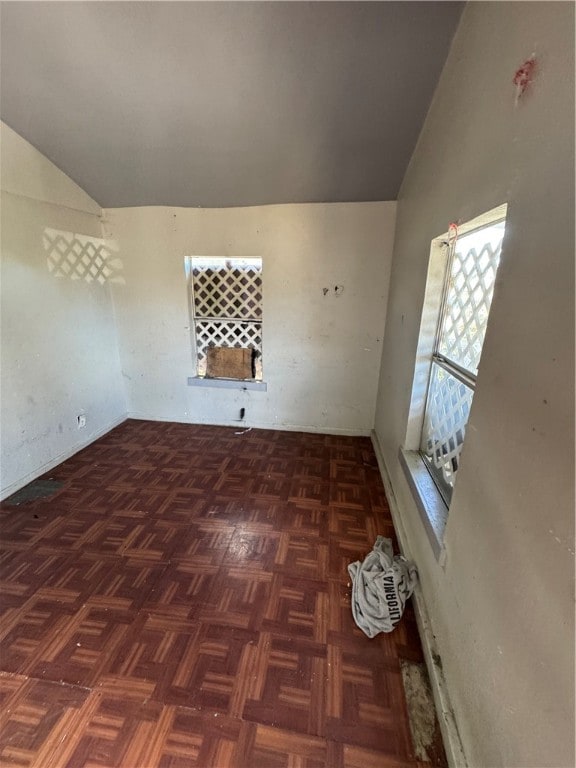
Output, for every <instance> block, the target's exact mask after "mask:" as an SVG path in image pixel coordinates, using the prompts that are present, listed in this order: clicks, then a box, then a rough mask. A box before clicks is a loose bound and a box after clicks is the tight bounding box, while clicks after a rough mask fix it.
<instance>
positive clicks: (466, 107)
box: [376, 3, 574, 768]
mask: <svg viewBox="0 0 576 768" xmlns="http://www.w3.org/2000/svg"><path fill="white" fill-rule="evenodd" d="M532 52H535V53H536V54H537V57H538V71H537V75H536V79H535V82H534V83H533V84H532V85H531V86H530V89H529V91H528V92H527V93H526V94H525V96H524V97H523V98H522V99H521V100H520V103H518V105H515V90H514V87H513V85H512V83H511V81H512V78H513V75H514V72H515V71H516V69H517V68H518V67H519V66H520V64H521V63H522V62H523V61H524V60H525V59H526V58H527V57H528V56H530V54H531V53H532ZM504 202H508V204H509V206H508V221H507V230H506V237H505V243H504V250H503V256H502V262H501V266H500V272H499V276H498V282H497V287H496V291H495V296H494V301H493V305H492V313H491V317H490V323H489V327H488V333H487V337H486V342H485V346H484V352H483V357H482V362H481V367H480V373H479V378H478V386H477V390H476V395H475V398H474V403H473V407H472V412H471V416H470V422H469V427H468V430H467V434H466V444H465V447H464V452H463V456H462V465H461V469H460V472H459V477H458V482H457V485H456V489H455V493H454V498H453V503H452V506H451V509H450V513H449V520H448V524H447V529H446V534H445V545H446V555H447V560H446V564H445V566H444V567H441V566H440V565H439V564H438V563H437V562H436V560H435V558H434V556H433V554H432V549H431V546H430V544H429V542H428V539H427V537H426V534H425V531H424V527H423V525H422V522H421V521H420V519H419V516H418V513H417V510H416V507H415V505H414V503H413V500H412V497H411V494H410V492H409V489H408V486H407V483H406V481H405V478H404V476H403V473H402V470H401V468H400V465H399V462H398V449H399V447H400V446H402V445H403V444H404V440H405V436H406V425H407V418H408V409H409V402H410V392H411V386H412V377H413V373H414V362H415V353H416V346H417V338H418V327H419V322H420V313H421V309H422V302H423V297H424V288H425V280H426V269H427V261H428V255H429V250H430V241H431V239H432V238H433V237H435V236H437V235H440V234H441V233H443V232H445V231H446V230H447V225H448V223H449V222H450V221H454V220H458V219H462V220H463V221H466V220H468V219H470V218H472V217H473V216H475V215H478V214H481V213H483V212H484V211H487V210H489V209H491V208H493V207H495V206H497V205H499V204H501V203H504ZM573 416H574V6H573V4H571V3H470V4H468V5H467V7H466V9H465V11H464V14H463V17H462V21H461V25H460V27H459V30H458V32H457V34H456V37H455V40H454V43H453V45H452V49H451V51H450V55H449V58H448V61H447V63H446V67H445V70H444V72H443V75H442V78H441V80H440V83H439V86H438V89H437V92H436V95H435V98H434V101H433V105H432V108H431V110H430V112H429V115H428V117H427V120H426V123H425V126H424V129H423V132H422V135H421V137H420V140H419V143H418V146H417V149H416V151H415V153H414V156H413V158H412V161H411V164H410V167H409V170H408V173H407V175H406V177H405V180H404V184H403V187H402V190H401V195H400V199H399V203H398V223H397V236H396V243H395V248H394V260H393V267H392V275H391V287H390V297H389V304H388V314H387V324H386V336H385V341H384V348H383V360H382V369H381V375H380V388H379V395H378V408H377V417H376V431H377V435H378V438H379V441H380V444H381V446H382V449H383V454H384V458H385V462H386V465H387V468H388V471H389V474H390V476H391V480H392V485H393V489H394V493H395V495H396V499H397V503H398V506H399V509H400V511H401V515H402V521H403V524H404V527H405V529H406V533H407V541H408V549H409V554H411V555H412V556H413V557H414V558H415V559H416V561H417V563H418V567H419V570H420V578H421V584H422V590H423V594H424V598H425V603H426V606H427V610H428V613H429V616H430V619H431V623H432V629H433V631H434V634H435V635H436V641H437V644H438V649H439V651H440V655H441V659H442V664H443V669H444V673H445V676H446V680H447V684H448V690H449V692H450V696H451V701H452V704H453V706H454V710H455V714H456V718H457V723H458V727H459V730H460V735H461V738H462V742H463V746H464V750H465V752H466V754H467V757H468V760H469V764H470V765H471V766H478V767H479V768H485V767H487V766H506V767H507V768H512V767H513V766H517V767H518V768H520V766H521V767H522V768H526V767H527V766H538V767H539V768H542V766H554V768H558V767H559V766H573V765H574V594H573V584H574V490H573V481H574V446H573V437H574V432H573Z"/></svg>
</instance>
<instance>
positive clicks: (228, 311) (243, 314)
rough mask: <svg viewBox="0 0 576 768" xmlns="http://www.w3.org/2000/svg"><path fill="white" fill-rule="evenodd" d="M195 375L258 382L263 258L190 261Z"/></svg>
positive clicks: (199, 259)
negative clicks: (195, 362)
mask: <svg viewBox="0 0 576 768" xmlns="http://www.w3.org/2000/svg"><path fill="white" fill-rule="evenodd" d="M190 266H191V269H190V273H191V274H190V278H191V279H190V289H191V301H190V304H191V310H192V315H193V324H194V342H195V347H196V350H195V354H196V361H197V375H198V376H209V377H214V378H235V379H256V380H259V381H261V380H262V259H258V258H250V259H227V258H204V257H195V256H194V257H192V258H191V259H190Z"/></svg>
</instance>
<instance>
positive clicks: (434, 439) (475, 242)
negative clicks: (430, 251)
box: [420, 218, 505, 504]
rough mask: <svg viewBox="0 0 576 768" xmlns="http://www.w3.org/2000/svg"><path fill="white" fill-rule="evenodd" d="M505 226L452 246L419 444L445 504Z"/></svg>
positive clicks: (480, 230) (463, 238)
mask: <svg viewBox="0 0 576 768" xmlns="http://www.w3.org/2000/svg"><path fill="white" fill-rule="evenodd" d="M504 226H505V221H504V219H503V218H501V219H499V220H498V221H493V222H491V223H490V224H488V225H484V226H482V227H479V228H477V229H474V230H472V231H469V232H467V233H466V234H463V235H461V236H459V237H457V238H456V240H455V241H454V242H452V244H451V245H450V254H449V258H448V264H447V268H446V279H445V284H444V292H443V299H442V305H441V310H440V317H439V322H438V329H437V334H436V342H435V345H434V351H433V354H432V364H431V369H430V379H429V383H428V397H427V401H426V411H425V414H424V426H423V430H422V441H421V446H420V452H421V455H422V457H423V458H424V461H425V463H426V466H427V467H428V469H429V470H430V472H431V474H432V477H433V478H434V480H435V482H436V485H437V486H438V489H439V490H440V493H441V494H442V496H443V498H444V500H445V501H446V503H447V504H449V503H450V499H451V496H452V490H453V488H454V483H455V480H456V475H457V472H458V467H459V465H460V454H461V452H462V447H463V444H464V436H465V432H466V424H467V422H468V416H469V413H470V407H471V405H472V399H473V397H474V389H475V386H476V377H477V374H478V366H479V363H480V356H481V354H482V345H483V343H484V336H485V334H486V327H487V323H488V315H489V313H490V305H491V303H492V296H493V293H494V283H495V280H496V273H497V271H498V265H499V263H500V253H501V250H502V239H503V236H504Z"/></svg>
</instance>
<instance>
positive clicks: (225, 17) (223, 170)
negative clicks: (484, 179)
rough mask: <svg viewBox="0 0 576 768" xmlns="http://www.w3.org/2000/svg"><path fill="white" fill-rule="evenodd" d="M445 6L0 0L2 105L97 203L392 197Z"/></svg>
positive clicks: (441, 40)
mask: <svg viewBox="0 0 576 768" xmlns="http://www.w3.org/2000/svg"><path fill="white" fill-rule="evenodd" d="M462 7H463V4H462V3H452V2H366V3H365V2H335V3H332V2H312V3H307V2H39V3H38V2H2V3H1V5H0V13H1V19H0V21H1V48H0V50H1V82H0V87H1V89H0V94H1V97H0V116H1V118H2V120H3V121H4V122H5V123H7V124H8V125H9V126H10V127H11V128H13V129H14V130H15V131H16V132H17V133H19V134H20V135H21V136H23V137H24V138H25V139H27V140H28V141H29V142H30V143H31V144H33V145H34V146H35V147H36V148H37V149H39V150H40V151H41V152H42V153H43V154H44V155H46V156H47V157H48V158H49V159H50V160H52V161H53V162H54V163H55V164H56V165H57V166H58V167H59V168H61V169H62V170H63V171H64V172H65V173H67V174H68V175H69V176H70V177H71V178H72V179H74V180H75V181H76V182H77V183H78V184H79V185H80V186H81V187H83V189H85V190H86V192H88V194H90V195H91V196H92V197H93V198H94V199H95V200H96V201H97V202H98V203H99V204H100V205H102V206H103V207H123V206H136V205H173V206H202V207H224V206H244V205H259V204H268V203H293V202H296V203H298V202H300V203H302V202H320V201H321V202H337V201H346V202H349V201H368V200H393V199H396V197H397V194H398V190H399V187H400V183H401V181H402V178H403V175H404V172H405V170H406V167H407V165H408V162H409V160H410V156H411V154H412V151H413V149H414V146H415V144H416V140H417V138H418V134H419V132H420V129H421V127H422V123H423V120H424V117H425V115H426V112H427V110H428V107H429V105H430V101H431V99H432V94H433V92H434V88H435V86H436V83H437V81H438V78H439V75H440V72H441V69H442V66H443V64H444V61H445V58H446V56H447V53H448V48H449V46H450V42H451V39H452V36H453V34H454V31H455V28H456V25H457V23H458V19H459V16H460V13H461V10H462Z"/></svg>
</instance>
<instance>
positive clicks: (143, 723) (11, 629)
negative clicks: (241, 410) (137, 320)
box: [0, 421, 427, 768]
mask: <svg viewBox="0 0 576 768" xmlns="http://www.w3.org/2000/svg"><path fill="white" fill-rule="evenodd" d="M239 432H242V430H235V429H233V428H220V427H205V426H190V425H182V424H165V423H156V422H154V423H153V422H145V421H127V422H125V423H124V424H122V425H121V426H120V427H118V428H116V429H114V430H113V431H112V432H110V433H109V434H108V435H106V436H105V437H103V438H102V439H100V440H98V441H97V442H95V443H94V444H92V445H91V446H90V447H88V448H87V449H85V450H83V451H81V452H80V453H78V454H76V455H75V456H74V457H73V458H71V459H69V460H68V461H66V462H64V463H63V464H61V465H60V466H59V467H57V469H55V470H53V471H52V472H50V473H49V474H48V475H47V476H46V477H50V478H55V479H57V480H59V481H62V482H63V486H62V488H61V490H59V491H58V492H56V493H55V494H54V495H53V496H51V497H50V498H47V499H40V500H35V501H32V502H30V503H26V504H23V505H20V506H10V505H9V503H4V504H2V505H0V522H1V544H0V547H1V549H0V557H1V572H0V578H1V582H0V589H1V609H2V616H1V624H0V764H1V765H2V766H26V767H28V766H30V767H31V766H34V767H37V768H61V767H62V768H63V767H64V766H69V767H72V766H73V767H74V768H76V767H77V766H78V767H79V766H84V767H85V768H102V767H103V766H106V767H108V766H126V767H127V768H153V767H155V766H163V767H166V768H191V767H193V766H202V767H203V768H231V767H232V766H237V767H238V768H258V766H261V767H262V768H283V767H285V768H321V767H324V766H329V767H330V768H332V767H333V768H344V766H346V767H349V768H376V767H378V768H399V767H400V766H406V767H407V766H412V768H414V766H417V765H419V764H418V763H417V761H416V759H415V757H414V755H413V749H412V745H411V739H410V733H409V727H408V717H407V711H406V703H405V699H404V692H403V687H402V680H401V673H400V661H399V660H400V659H401V658H408V659H414V660H421V653H422V652H421V647H420V642H419V638H418V633H417V629H416V625H415V621H414V617H413V614H412V611H411V609H410V608H409V609H408V610H407V612H406V613H405V615H404V618H403V619H402V622H401V624H400V625H399V626H398V627H397V629H396V630H395V631H394V632H393V633H392V634H390V635H380V636H379V637H377V638H375V639H373V640H369V639H368V638H366V637H365V636H364V635H363V634H362V633H361V632H360V631H359V630H358V629H357V628H356V627H355V625H354V623H353V620H352V617H351V612H350V596H349V593H350V589H349V586H348V582H349V578H348V574H347V570H346V566H347V565H348V563H349V562H351V561H353V560H356V559H359V558H362V557H363V556H364V555H365V554H366V553H367V552H368V551H369V550H370V549H371V547H372V544H373V542H374V539H375V537H376V535H377V534H383V535H385V536H389V537H392V538H393V539H394V531H393V528H392V522H391V518H390V514H389V510H388V505H387V502H386V498H385V495H384V489H383V487H382V483H381V479H380V476H379V473H378V468H377V464H376V459H375V456H374V452H373V449H372V446H371V443H370V441H369V439H368V438H352V437H333V436H326V435H312V434H303V433H294V432H276V431H264V430H251V431H249V432H242V433H241V434H239ZM395 546H396V545H395ZM396 548H397V547H396ZM422 765H427V764H422Z"/></svg>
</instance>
